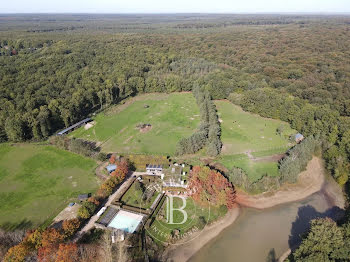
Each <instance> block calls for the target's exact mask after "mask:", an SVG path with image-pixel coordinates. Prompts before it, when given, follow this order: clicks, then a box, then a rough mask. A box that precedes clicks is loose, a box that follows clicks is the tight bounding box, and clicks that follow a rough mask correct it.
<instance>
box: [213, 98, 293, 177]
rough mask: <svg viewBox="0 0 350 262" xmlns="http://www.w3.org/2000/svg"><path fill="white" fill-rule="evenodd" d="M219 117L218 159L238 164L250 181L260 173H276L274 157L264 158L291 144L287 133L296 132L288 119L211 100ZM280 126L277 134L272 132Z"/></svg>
mask: <svg viewBox="0 0 350 262" xmlns="http://www.w3.org/2000/svg"><path fill="white" fill-rule="evenodd" d="M215 104H216V107H217V110H218V115H219V118H220V120H221V129H222V135H221V139H222V142H223V148H222V152H221V156H220V157H219V158H218V162H219V163H221V164H223V165H224V166H226V167H227V168H229V169H230V168H232V167H233V166H236V167H239V168H242V169H243V170H244V171H245V172H246V173H247V174H248V176H249V178H250V179H251V180H252V181H255V180H257V179H259V178H260V177H261V176H262V175H264V174H267V175H270V176H276V175H278V166H277V161H274V160H269V159H268V158H265V159H259V158H261V157H267V156H271V155H276V154H281V153H284V152H286V151H287V150H288V148H289V147H290V146H291V144H290V143H289V140H288V138H289V136H290V135H291V134H294V133H296V131H295V130H293V129H291V128H290V126H289V124H288V123H285V122H282V121H279V120H274V119H268V118H263V117H260V116H258V115H255V114H251V113H248V112H244V111H243V110H242V109H241V108H240V107H238V106H236V105H234V104H232V103H230V102H229V101H216V102H215ZM281 126H282V127H283V132H282V134H281V135H279V134H277V133H276V129H277V128H278V127H281Z"/></svg>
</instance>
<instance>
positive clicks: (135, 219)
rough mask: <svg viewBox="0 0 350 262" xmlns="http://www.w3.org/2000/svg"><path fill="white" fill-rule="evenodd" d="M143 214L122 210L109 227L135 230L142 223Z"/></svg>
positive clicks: (131, 231) (127, 230)
mask: <svg viewBox="0 0 350 262" xmlns="http://www.w3.org/2000/svg"><path fill="white" fill-rule="evenodd" d="M142 219H143V215H141V214H140V215H139V214H135V213H131V212H128V211H125V210H120V211H119V212H118V213H117V215H116V216H115V217H114V218H113V219H112V221H111V222H110V223H109V224H108V227H113V228H116V229H121V230H123V231H125V232H128V233H133V232H135V230H136V228H137V226H138V225H139V224H140V223H141V221H142Z"/></svg>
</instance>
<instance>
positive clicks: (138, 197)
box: [121, 181, 159, 209]
mask: <svg viewBox="0 0 350 262" xmlns="http://www.w3.org/2000/svg"><path fill="white" fill-rule="evenodd" d="M135 183H137V182H136V181H135V182H134V183H133V184H132V185H131V187H130V188H129V189H128V191H127V192H126V193H125V195H124V196H123V198H122V199H121V200H122V202H124V203H125V204H127V205H129V206H134V207H140V208H144V209H148V208H150V207H151V206H152V204H153V202H154V201H155V200H156V198H157V196H158V195H159V193H158V192H154V194H153V196H152V197H151V198H150V199H148V200H143V199H142V197H143V195H144V193H143V192H142V190H140V189H139V190H138V189H136V186H135V185H136V184H135ZM145 187H147V185H145Z"/></svg>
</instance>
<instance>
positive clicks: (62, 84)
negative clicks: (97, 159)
mask: <svg viewBox="0 0 350 262" xmlns="http://www.w3.org/2000/svg"><path fill="white" fill-rule="evenodd" d="M349 39H350V16H345V15H344V16H342V15H338V16H330V15H327V16H326V15H324V16H321V15H254V16H253V15H228V14H225V15H224V14H222V15H214V14H213V15H200V14H188V15H184V14H176V15H175V14H174V15H92V14H90V15H88V14H67V15H58V14H55V15H45V14H42V15H34V14H30V15H12V14H11V15H0V142H6V141H11V142H18V141H41V140H45V139H47V138H48V137H49V136H50V135H52V134H55V133H56V132H57V131H58V130H60V129H62V128H64V127H67V126H69V125H71V124H73V123H76V122H78V121H80V120H82V119H84V118H86V117H88V116H91V114H92V113H96V112H99V111H101V110H103V109H105V108H107V107H108V106H110V105H113V104H117V103H119V102H121V101H122V100H123V99H126V98H128V97H130V96H135V95H137V94H141V93H151V92H164V93H170V92H175V91H193V94H194V96H195V98H196V101H197V104H198V108H199V111H200V114H201V115H200V120H201V126H200V128H199V129H198V130H197V131H196V132H194V133H193V134H192V135H191V136H189V137H185V138H183V139H182V140H180V142H179V143H178V146H177V153H178V154H179V155H183V154H189V153H192V154H193V153H196V152H198V151H200V150H201V149H202V148H203V147H204V145H207V148H206V153H205V154H207V155H209V156H217V155H218V154H220V151H221V148H222V143H221V140H220V138H221V127H220V119H219V118H218V115H217V112H216V109H215V103H214V102H213V101H212V100H215V99H229V100H230V101H231V102H232V103H234V104H237V105H240V106H241V107H242V108H243V109H244V110H246V111H249V112H253V113H257V114H259V115H261V116H264V117H270V118H275V119H281V120H283V121H286V122H288V123H289V124H290V125H291V127H292V128H293V129H295V130H297V131H298V132H300V133H302V134H303V136H305V137H306V139H305V140H304V142H302V143H301V144H299V145H297V146H295V147H294V148H293V149H291V150H289V151H288V153H287V156H286V157H285V158H284V159H283V160H281V162H280V173H281V174H282V176H281V178H267V177H263V178H261V181H262V184H264V185H265V184H266V185H268V186H269V187H271V185H278V184H279V183H280V182H286V181H287V182H295V179H296V176H297V174H298V173H299V171H301V170H302V169H303V168H304V167H305V165H306V164H307V163H306V162H307V160H309V159H311V157H312V155H313V154H314V153H315V152H318V151H322V156H323V158H324V159H325V161H326V166H327V168H328V170H329V172H330V173H331V174H332V175H333V176H334V177H335V178H336V180H337V182H338V183H339V184H341V185H345V184H349V182H348V178H349V177H348V176H349V175H348V174H349V172H350V64H349V61H350V41H349ZM54 140H55V141H56V143H54V144H56V145H60V144H63V148H65V147H64V145H65V144H66V143H65V142H67V145H69V146H68V147H67V148H68V149H69V150H71V151H73V152H78V153H81V152H80V151H84V152H85V151H86V149H84V148H83V147H82V145H80V143H82V142H80V141H79V140H72V141H68V140H67V141H66V140H65V139H64V138H57V137H55V138H53V139H51V142H53V141H54ZM68 142H69V143H68ZM67 148H66V149H67ZM85 153H86V152H85ZM88 153H89V154H90V153H91V152H88ZM92 153H95V152H92ZM92 153H91V154H92ZM298 157H299V159H298V160H297V161H294V160H295V159H296V158H298ZM104 158H105V157H104ZM118 165H119V166H122V165H121V164H119V163H118ZM125 167H126V164H125ZM119 168H120V167H119ZM122 171H123V172H121V171H118V172H116V173H115V174H114V176H113V175H112V178H111V179H109V180H108V181H107V182H105V183H104V184H102V186H101V188H100V190H99V191H98V193H97V194H98V195H99V196H101V197H102V198H103V199H104V198H106V197H107V196H109V195H110V193H112V191H113V188H114V187H115V186H116V185H117V184H119V183H120V182H121V181H122V180H123V178H124V177H125V175H126V173H127V171H128V168H125V170H122ZM208 172H209V171H208ZM199 173H200V172H199ZM214 173H215V172H214ZM214 173H213V174H214ZM215 174H216V173H215ZM228 178H229V180H227V179H226V178H225V180H224V182H225V183H224V184H225V185H226V184H230V182H229V181H231V182H234V183H235V184H237V185H241V186H242V187H243V188H246V189H248V188H252V189H257V187H258V186H257V185H256V184H252V183H250V182H249V181H247V179H246V178H245V174H244V173H243V171H242V170H241V169H238V168H234V169H232V171H231V172H229V175H228ZM222 179H223V178H222ZM218 181H219V182H220V181H221V180H218ZM214 182H215V181H214ZM228 188H230V190H231V187H228ZM263 189H264V190H265V188H263ZM232 192H233V189H232V190H231V191H230V192H227V196H226V198H225V199H226V200H227V199H228V200H230V201H225V203H226V206H228V207H230V206H231V205H230V203H231V202H232V201H231V200H233V194H232ZM92 200H93V202H94V203H95V204H88V206H84V208H83V209H82V211H81V214H80V215H81V217H86V218H88V217H90V216H91V214H92V213H93V212H94V211H95V209H94V208H91V206H92V207H94V205H96V206H98V204H96V203H97V202H96V201H95V199H92ZM232 203H233V202H232ZM66 227H67V228H68V229H69V228H70V227H76V225H74V223H72V225H71V226H69V225H68V226H67V225H66ZM327 230H328V231H329V232H331V233H332V234H333V235H332V234H331V235H330V239H331V238H332V239H333V236H335V237H336V239H341V241H338V242H339V243H336V244H334V243H333V242H332V241H331V242H329V243H326V242H325V245H328V246H329V247H331V246H332V247H335V248H336V249H337V250H336V251H337V252H335V251H334V250H332V249H331V248H328V246H327V248H322V247H321V249H322V250H321V249H320V250H321V251H322V252H321V251H320V250H314V251H315V252H312V254H309V253H310V252H309V249H310V248H311V247H312V246H313V245H314V244H313V243H314V242H313V241H316V242H317V241H318V240H319V239H321V238H322V235H321V236H318V235H317V234H316V235H315V234H314V233H313V232H314V231H315V232H321V231H322V232H323V231H327ZM68 231H70V230H68ZM68 231H67V232H68ZM348 231H349V224H344V225H342V226H341V227H337V225H336V224H334V223H333V222H331V221H328V220H324V221H318V222H317V221H316V222H313V223H312V228H311V230H310V232H309V235H308V236H307V238H305V240H304V242H303V244H302V245H301V247H300V248H299V249H298V250H297V251H296V252H295V253H294V254H293V256H294V257H293V259H294V260H295V261H303V260H305V259H306V258H309V257H311V258H314V254H316V253H317V252H319V251H320V252H321V253H322V254H320V256H317V258H321V257H322V258H326V257H327V258H329V259H338V260H339V259H343V258H344V257H346V258H348V254H349V253H348V250H347V249H346V248H345V247H347V246H348V244H347V243H348V242H349V237H348V235H349V233H348ZM67 232H66V233H67ZM68 233H69V232H68ZM50 234H55V232H53V231H52V232H51V231H50V230H48V231H45V232H44V233H43V235H44V236H45V235H50ZM33 236H34V233H33ZM44 236H43V239H44ZM60 237H63V236H60ZM321 240H322V239H321ZM310 243H311V244H310ZM44 246H45V245H44V244H43V247H44ZM21 248H22V246H19V249H20V250H17V249H11V252H9V254H8V256H10V257H11V255H12V252H15V253H16V252H19V253H20V251H21ZM57 248H58V247H57ZM74 248H75V247H74V246H72V247H64V246H63V248H62V249H63V251H64V250H65V249H69V250H70V249H74ZM57 250H58V249H57ZM57 250H56V251H57ZM305 250H306V251H305ZM22 251H23V250H22ZM56 251H55V252H56ZM63 251H62V250H61V251H58V252H59V253H60V252H63ZM323 251H324V252H323ZM67 252H68V251H67ZM43 254H44V253H43ZM43 254H41V256H43ZM39 255H40V254H39ZM292 261H293V260H292Z"/></svg>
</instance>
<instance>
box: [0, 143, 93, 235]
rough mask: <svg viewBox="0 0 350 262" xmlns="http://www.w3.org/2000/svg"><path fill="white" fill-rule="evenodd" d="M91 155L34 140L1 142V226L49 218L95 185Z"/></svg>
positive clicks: (31, 224) (30, 224) (37, 222)
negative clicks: (11, 143)
mask: <svg viewBox="0 0 350 262" xmlns="http://www.w3.org/2000/svg"><path fill="white" fill-rule="evenodd" d="M96 165H97V164H96V162H95V161H94V160H92V159H89V158H86V157H83V156H80V155H77V154H74V153H71V152H67V151H64V150H60V149H57V148H55V147H52V146H47V145H36V144H14V145H9V144H1V145H0V206H1V208H0V226H1V227H4V228H7V229H15V228H21V227H35V226H38V225H40V224H42V223H45V222H50V221H51V219H53V218H54V217H55V216H56V215H57V214H58V213H59V212H60V211H61V210H62V209H63V208H64V207H65V206H66V205H68V203H69V202H74V201H76V200H77V196H78V195H79V194H82V193H89V192H94V191H95V190H96V189H97V187H98V182H97V180H96V176H95V175H94V168H95V167H96Z"/></svg>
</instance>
